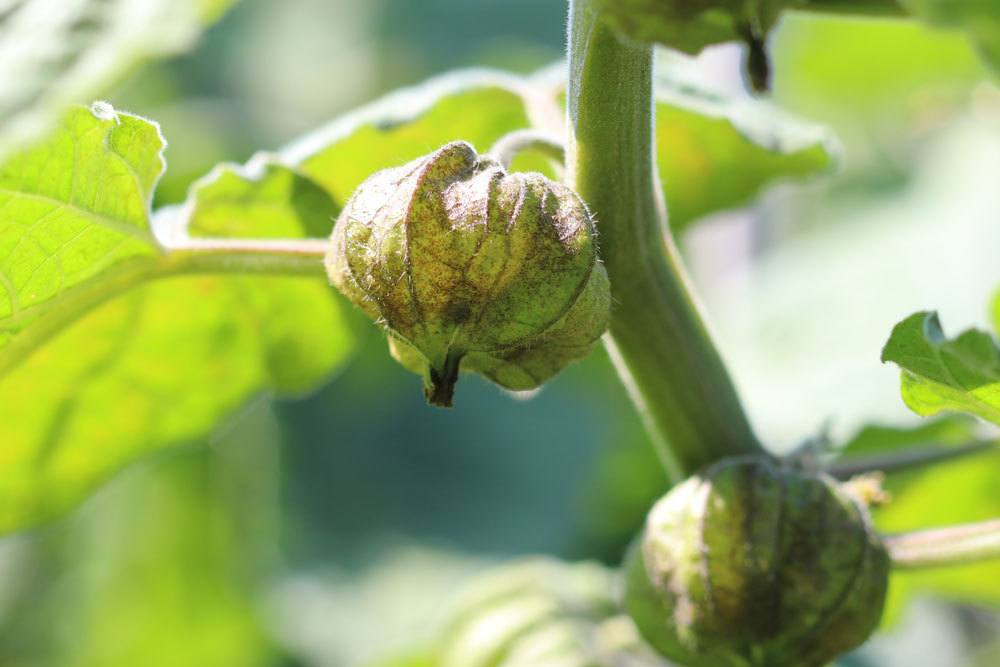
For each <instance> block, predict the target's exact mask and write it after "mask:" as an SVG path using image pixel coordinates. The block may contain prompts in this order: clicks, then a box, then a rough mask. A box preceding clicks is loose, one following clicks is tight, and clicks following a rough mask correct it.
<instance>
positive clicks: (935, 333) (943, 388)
mask: <svg viewBox="0 0 1000 667" xmlns="http://www.w3.org/2000/svg"><path fill="white" fill-rule="evenodd" d="M996 324H997V326H998V327H1000V318H998V321H997V323H996ZM882 361H892V362H894V363H896V364H897V365H898V366H899V367H900V368H901V369H902V393H903V400H904V401H905V402H906V404H907V405H908V406H909V407H910V409H912V410H913V411H914V412H916V413H917V414H920V415H924V416H927V415H933V414H937V413H939V412H944V411H950V412H968V413H970V414H973V415H976V416H978V417H982V418H983V419H986V420H989V421H992V422H993V423H995V424H1000V347H997V343H996V341H995V340H994V338H993V337H992V336H991V335H990V334H988V333H986V332H984V331H978V330H976V329H969V330H967V331H965V332H963V333H961V334H959V335H958V336H957V337H956V338H953V339H949V338H947V337H946V336H945V334H944V331H943V330H942V329H941V323H940V321H939V320H938V317H937V314H935V313H926V312H925V313H916V314H914V315H911V316H910V317H908V318H906V319H905V320H903V321H902V322H900V323H899V324H897V325H896V326H895V328H894V329H893V330H892V335H891V336H890V337H889V341H888V342H887V343H886V345H885V348H884V349H883V350H882Z"/></svg>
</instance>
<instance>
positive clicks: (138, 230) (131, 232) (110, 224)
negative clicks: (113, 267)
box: [0, 187, 159, 248]
mask: <svg viewBox="0 0 1000 667" xmlns="http://www.w3.org/2000/svg"><path fill="white" fill-rule="evenodd" d="M0 195H7V196H10V197H13V198H18V199H27V200H31V201H37V202H42V203H45V204H50V205H52V206H55V207H57V208H59V209H66V210H69V211H72V212H73V213H76V214H77V215H79V216H81V217H83V218H87V219H88V220H91V221H93V222H95V223H97V224H99V225H101V226H102V227H105V228H106V229H110V230H111V231H114V232H118V233H119V234H122V235H125V236H131V237H132V238H136V239H139V240H140V241H143V242H145V243H147V244H149V245H150V246H152V247H153V248H158V247H159V243H157V241H156V238H155V237H154V236H153V234H152V232H150V231H149V230H148V229H143V228H142V227H138V226H136V225H134V224H132V223H130V222H128V221H125V220H119V219H117V218H112V217H111V216H108V215H104V214H101V213H96V212H94V211H89V210H87V209H85V208H83V207H82V206H80V205H79V204H74V203H72V202H67V201H62V200H60V199H57V198H55V197H51V196H49V195H42V194H38V193H35V192H24V191H21V190H13V189H11V188H5V187H0Z"/></svg>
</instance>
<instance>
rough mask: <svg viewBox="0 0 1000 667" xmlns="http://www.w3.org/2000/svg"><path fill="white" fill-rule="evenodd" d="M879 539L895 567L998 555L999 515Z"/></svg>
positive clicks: (948, 563) (999, 537)
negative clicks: (968, 522) (973, 521)
mask: <svg viewBox="0 0 1000 667" xmlns="http://www.w3.org/2000/svg"><path fill="white" fill-rule="evenodd" d="M883 541H884V542H885V546H886V548H887V549H888V550H889V556H890V557H891V558H892V563H893V567H895V568H899V569H912V568H921V567H936V566H941V565H957V564H960V563H971V562H975V561H980V560H987V559H991V558H1000V519H991V520H989V521H983V522H982V523H970V524H964V525H961V526H949V527H947V528H934V529H931V530H921V531H916V532H912V533H900V534H898V535H887V536H885V537H884V538H883Z"/></svg>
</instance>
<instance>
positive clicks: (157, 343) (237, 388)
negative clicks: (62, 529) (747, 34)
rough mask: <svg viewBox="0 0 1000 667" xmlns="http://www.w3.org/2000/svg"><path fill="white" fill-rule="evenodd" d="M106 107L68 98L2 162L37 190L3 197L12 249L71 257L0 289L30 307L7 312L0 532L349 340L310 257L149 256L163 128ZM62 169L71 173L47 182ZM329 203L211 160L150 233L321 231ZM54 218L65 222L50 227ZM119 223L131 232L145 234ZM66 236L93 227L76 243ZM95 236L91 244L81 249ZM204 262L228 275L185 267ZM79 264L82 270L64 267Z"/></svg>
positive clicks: (308, 383) (315, 369)
mask: <svg viewBox="0 0 1000 667" xmlns="http://www.w3.org/2000/svg"><path fill="white" fill-rule="evenodd" d="M116 118H117V120H114V119H112V120H106V119H102V118H97V117H95V116H93V115H92V114H91V113H90V112H89V111H86V110H78V111H74V112H73V113H71V114H70V116H69V121H68V123H67V124H66V126H65V127H64V128H62V129H61V130H60V131H59V132H57V133H56V134H55V135H53V136H52V137H51V138H50V139H49V140H47V141H46V142H45V143H44V144H42V145H40V146H37V147H35V148H33V149H31V150H29V151H27V152H25V153H24V154H23V155H20V156H18V157H16V158H14V160H13V161H12V162H11V163H10V164H12V165H22V166H21V167H19V168H18V169H16V170H14V171H12V172H9V173H12V174H15V175H21V176H22V181H23V182H25V183H27V182H28V181H31V179H32V178H33V177H32V174H36V173H37V174H39V176H37V177H35V178H36V179H37V181H38V182H39V183H41V185H38V186H33V187H34V190H31V193H32V195H35V196H38V197H43V196H44V197H45V199H43V200H41V201H39V202H36V201H35V200H34V199H31V198H26V197H24V196H21V198H20V199H18V198H14V199H12V200H11V201H13V202H15V203H18V202H22V201H26V202H27V203H26V204H24V205H23V206H12V205H11V204H8V205H7V207H6V209H5V210H6V211H7V212H8V213H7V215H10V213H9V212H11V211H13V212H14V215H13V216H11V217H5V218H2V220H3V221H4V224H5V229H6V230H7V232H6V233H8V234H13V233H20V234H22V237H23V240H22V242H21V243H17V242H16V241H15V242H14V243H13V244H12V245H11V246H8V247H13V248H14V249H15V250H17V249H18V248H24V247H28V246H32V247H38V248H40V249H44V250H46V251H47V252H49V253H50V257H57V258H59V259H58V261H57V260H55V259H52V260H49V263H50V264H52V265H54V266H57V267H59V268H60V269H61V270H63V271H65V270H66V268H67V267H69V266H72V267H77V268H75V270H74V271H65V275H64V273H60V272H51V273H47V274H42V273H41V272H40V271H38V270H35V271H34V272H33V275H35V276H42V275H46V276H50V277H49V282H45V281H43V280H41V279H39V278H35V282H31V280H26V281H22V282H13V281H12V282H13V284H14V286H15V288H17V291H8V297H10V296H11V295H12V294H13V295H16V296H17V297H18V298H19V299H20V300H21V303H22V306H21V308H22V311H21V312H22V313H23V312H24V311H23V308H24V306H23V303H24V301H25V300H26V299H32V301H31V302H30V303H31V304H32V307H33V308H34V310H33V311H32V317H31V318H30V319H25V318H21V319H14V318H13V317H11V316H10V315H9V316H8V317H7V318H6V319H5V320H3V321H2V322H3V323H4V324H7V325H8V334H7V338H6V345H5V346H4V347H3V348H0V368H2V369H5V370H7V371H8V372H7V374H6V375H5V376H4V377H3V379H2V380H0V442H3V443H4V447H3V448H2V450H0V531H10V530H14V529H17V528H20V527H23V526H25V525H28V524H31V523H34V522H37V521H39V520H41V519H44V518H47V517H49V516H51V515H53V514H55V513H57V512H59V511H61V510H63V509H65V508H67V507H69V506H71V505H72V504H73V503H75V502H77V501H78V500H79V499H80V498H82V497H83V496H84V495H85V494H86V493H87V492H88V491H89V490H90V489H92V488H93V487H94V486H95V485H96V484H98V483H99V482H101V481H102V480H104V479H106V478H107V477H108V476H110V475H112V474H114V473H115V472H117V471H118V470H120V469H121V468H122V467H123V466H125V465H127V464H128V463H130V462H132V461H134V460H136V459H138V458H139V457H141V456H143V455H145V454H148V453H150V452H154V451H158V450H161V449H164V448H166V447H170V446H175V445H177V444H182V443H185V442H192V441H196V440H198V439H200V438H202V437H204V436H205V435H206V434H207V433H209V432H211V430H212V429H213V428H214V427H215V426H216V424H217V423H218V422H219V421H220V420H223V419H225V418H226V417H227V416H229V415H232V414H233V413H234V412H235V411H236V410H238V409H239V407H240V406H241V405H243V404H244V403H245V402H246V401H247V400H248V399H249V398H251V397H252V396H254V395H257V394H260V393H261V392H262V391H277V392H281V393H286V394H287V393H300V392H303V391H308V390H310V389H311V388H312V387H314V386H316V384H317V383H318V382H320V381H322V380H323V379H324V378H325V377H327V376H328V375H329V373H330V372H331V371H332V370H333V369H334V368H335V367H336V366H337V365H338V364H339V363H340V362H341V361H342V360H343V359H344V357H345V355H346V354H347V353H348V352H349V350H350V348H351V344H352V338H351V336H350V334H349V333H348V331H347V329H346V326H345V322H344V320H343V316H342V314H341V310H340V307H339V305H338V302H337V301H335V300H334V297H333V294H334V293H333V291H332V290H331V289H330V288H329V286H328V285H327V284H326V280H325V277H323V275H322V269H321V266H319V260H318V259H317V260H315V262H316V265H317V266H316V267H315V268H311V269H310V274H311V276H312V277H294V276H285V277H273V276H270V277H262V276H254V275H225V273H224V272H225V271H230V270H233V271H237V272H240V271H242V272H248V271H249V272H251V273H252V271H253V268H254V267H253V265H250V266H246V265H236V266H233V267H229V266H226V265H225V264H218V265H211V264H209V265H204V264H201V263H199V260H201V259H203V258H202V257H199V256H198V255H197V254H195V256H194V257H193V258H190V257H189V258H185V257H184V256H183V255H182V256H181V257H180V258H178V257H175V256H167V255H164V254H162V253H161V252H160V251H159V250H158V246H154V245H153V243H152V241H151V239H152V234H151V232H150V224H149V219H148V213H147V208H146V202H148V197H149V189H150V188H151V186H152V183H153V181H155V177H156V175H158V169H159V167H160V158H159V151H160V149H161V147H162V142H161V141H160V139H159V135H158V133H157V132H156V131H155V126H154V125H153V124H151V123H149V122H148V121H143V120H141V119H138V118H135V117H130V116H127V115H125V114H118V115H117V117H116ZM119 128H125V131H126V134H125V135H124V138H123V140H122V141H120V142H119V141H118V140H117V139H116V137H117V132H118V131H119ZM80 136H83V137H84V138H85V139H79V137H80ZM126 138H127V139H128V141H125V139H126ZM104 146H110V147H111V148H110V150H111V153H108V150H106V149H105V148H103V147H104ZM60 151H61V152H60ZM121 155H127V156H128V161H127V162H126V161H125V158H122V157H121ZM68 156H75V157H74V159H75V161H74V162H71V163H67V162H65V161H66V159H67V158H68ZM46 160H48V162H46ZM61 162H62V163H63V165H62V168H61V165H60V163H61ZM45 164H47V165H48V167H47V168H46V169H45V170H44V171H43V170H42V169H41V166H42V165H45ZM154 164H155V165H156V168H155V169H154V167H153V166H151V165H154ZM125 166H128V168H127V169H126V168H125ZM63 168H64V169H66V173H67V176H66V177H65V178H63V179H61V180H60V182H57V183H54V184H50V183H49V180H48V179H51V178H53V177H55V176H58V175H61V174H62V170H63ZM45 174H48V175H49V176H48V179H47V178H46V177H45ZM8 178H14V176H8ZM63 181H65V182H63ZM12 190H13V191H15V192H17V193H22V192H27V191H28V190H29V188H28V186H27V185H21V186H19V187H18V188H12ZM36 192H40V193H42V194H40V195H36V194H35V193H36ZM88 193H89V194H88ZM50 199H54V200H55V201H56V203H53V202H51V201H49V200H50ZM58 201H66V202H67V204H66V205H59V204H58V203H57V202H58ZM36 203H37V205H35V204H36ZM77 209H78V210H77ZM334 212H335V206H334V204H333V201H332V200H331V199H330V198H329V196H327V195H325V193H324V192H323V191H322V190H321V189H320V188H319V187H318V186H317V185H316V184H315V183H312V182H311V181H309V180H308V179H306V178H305V177H303V176H301V175H299V174H297V173H295V172H294V171H292V170H290V169H288V168H287V167H282V166H280V165H274V164H268V163H267V162H266V160H264V159H261V160H258V161H257V162H256V163H255V165H252V167H250V168H247V169H245V170H240V169H238V168H235V167H223V168H220V169H218V170H217V171H216V172H214V173H213V174H212V175H210V176H209V177H208V178H207V179H206V180H205V181H203V182H202V183H200V184H198V185H197V186H196V187H195V189H194V191H193V193H192V196H191V199H190V201H189V202H188V204H187V205H186V206H185V207H184V208H183V209H179V210H174V211H167V212H164V214H163V216H162V219H161V220H158V222H159V223H160V225H159V226H158V233H159V234H162V235H163V236H164V237H171V236H177V235H181V236H186V235H191V236H195V237H197V236H198V235H201V234H205V233H211V234H213V235H218V236H234V237H235V236H242V235H245V234H246V235H253V236H263V237H266V236H273V235H276V234H278V235H281V236H283V237H285V238H297V237H298V238H301V237H305V236H306V235H308V234H313V233H319V232H322V233H323V234H325V233H328V231H329V228H330V226H331V224H332V216H333V214H334ZM53 217H58V218H59V219H61V220H63V224H62V225H60V226H49V225H47V224H46V223H47V222H48V221H50V220H51V219H52V218H53ZM108 221H114V223H115V224H114V225H113V227H112V226H111V225H110V224H106V223H108ZM67 226H72V229H71V230H70V231H67V230H65V229H64V227H67ZM25 229H30V231H23V230H25ZM109 230H110V231H109ZM131 230H137V231H139V232H142V234H143V235H144V237H145V238H144V239H143V241H142V243H139V242H138V241H137V240H136V237H135V233H133V232H132V231H131ZM70 232H72V233H70ZM67 234H68V235H69V238H70V239H75V238H92V239H94V240H93V241H92V242H91V243H90V244H87V243H84V244H81V247H80V249H79V250H77V248H76V246H73V245H72V244H67V243H66V241H65V238H66V235H67ZM98 242H101V243H104V244H105V245H103V246H100V251H97V250H95V249H92V248H90V247H89V246H90V245H94V244H97V243H98ZM125 249H128V252H126V251H125ZM58 253H63V254H62V255H59V254H58ZM74 253H75V254H74ZM95 257H96V258H97V259H98V260H99V263H98V265H97V266H96V267H94V266H91V264H93V261H94V260H93V259H92V258H95ZM87 259H90V260H91V261H90V263H88V262H87V261H85V260H87ZM39 264H40V265H42V266H47V264H46V263H45V262H44V260H39ZM9 266H11V267H15V268H16V267H17V266H19V264H18V263H16V262H15V263H12V264H10V265H9ZM12 271H13V269H8V272H7V273H8V275H14V276H15V277H16V276H20V275H21V274H20V273H12ZM205 271H207V272H209V273H210V274H211V273H215V274H219V273H220V272H223V273H222V274H221V275H189V274H192V273H198V274H201V273H204V272H205ZM76 275H80V277H79V278H77V283H79V284H78V285H77V284H76V283H70V282H69V279H68V278H67V277H66V276H76ZM84 277H87V278H89V279H88V280H86V281H84V280H83V278H84ZM22 285H28V286H30V289H28V288H22ZM43 287H44V288H45V289H43ZM39 295H44V296H45V297H46V298H42V296H39ZM118 295H121V296H118ZM115 296H118V298H112V297H115ZM11 321H13V322H14V327H13V328H11V326H10V322H11ZM25 341H27V342H25ZM25 351H26V352H25Z"/></svg>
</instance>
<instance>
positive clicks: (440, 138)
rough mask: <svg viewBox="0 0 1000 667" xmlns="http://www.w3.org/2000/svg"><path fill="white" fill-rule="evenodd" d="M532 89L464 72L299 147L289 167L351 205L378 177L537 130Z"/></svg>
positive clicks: (347, 120) (384, 103) (494, 75)
mask: <svg viewBox="0 0 1000 667" xmlns="http://www.w3.org/2000/svg"><path fill="white" fill-rule="evenodd" d="M527 86H528V83H527V82H525V81H524V80H522V79H519V78H517V77H513V76H509V75H506V74H502V73H499V72H490V71H476V70H469V71H460V72H455V73H452V74H447V75H444V76H441V77H437V78H435V79H431V80H429V81H427V82H425V83H423V84H421V85H419V86H416V87H414V88H411V89H406V90H402V91H399V92H397V93H393V94H391V95H388V96H386V97H384V98H382V99H381V100H378V101H376V102H374V103H373V104H370V105H368V106H366V107H363V108H361V109H359V110H357V111H355V112H354V113H351V114H348V115H346V116H344V117H342V118H340V119H338V120H336V121H334V122H333V123H331V124H330V125H328V126H326V127H324V128H321V129H319V130H317V131H316V132H313V133H311V134H309V135H307V136H306V137H304V138H302V139H300V140H299V141H297V142H295V143H294V144H293V145H291V146H290V147H289V148H287V149H286V150H285V151H283V152H282V154H281V156H282V158H283V159H284V160H286V161H288V162H290V163H292V164H295V165H296V166H297V168H298V170H299V171H300V172H301V173H303V174H305V175H307V176H309V177H311V178H312V179H313V180H315V181H316V182H317V183H319V184H320V185H322V186H323V187H324V188H325V189H326V190H327V191H328V192H329V193H330V194H331V196H333V198H334V200H336V201H337V203H338V204H340V205H343V204H344V202H346V201H347V199H348V198H349V197H350V196H351V193H352V192H354V188H356V187H357V186H358V185H359V184H360V183H361V181H363V180H364V179H366V178H367V177H368V176H370V175H371V174H373V173H374V172H376V171H378V170H380V169H385V168H387V167H395V166H399V165H401V164H405V163H406V162H407V161H409V160H412V159H414V158H417V157H420V156H421V155H426V154H428V153H430V152H432V151H434V150H436V149H438V148H440V147H441V146H443V145H444V144H446V143H448V142H451V141H455V140H457V139H461V140H464V141H467V142H469V143H470V144H472V145H473V146H474V147H475V148H476V150H477V151H480V152H485V151H486V150H488V149H489V148H490V147H491V146H492V145H493V143H494V142H495V141H496V140H497V139H499V138H500V137H502V136H503V135H504V134H506V133H508V132H511V131H513V130H517V129H522V128H525V127H528V126H530V125H531V115H532V114H533V112H532V110H531V108H530V106H529V103H528V101H527V99H526V97H525V95H524V93H525V91H526V90H527Z"/></svg>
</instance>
